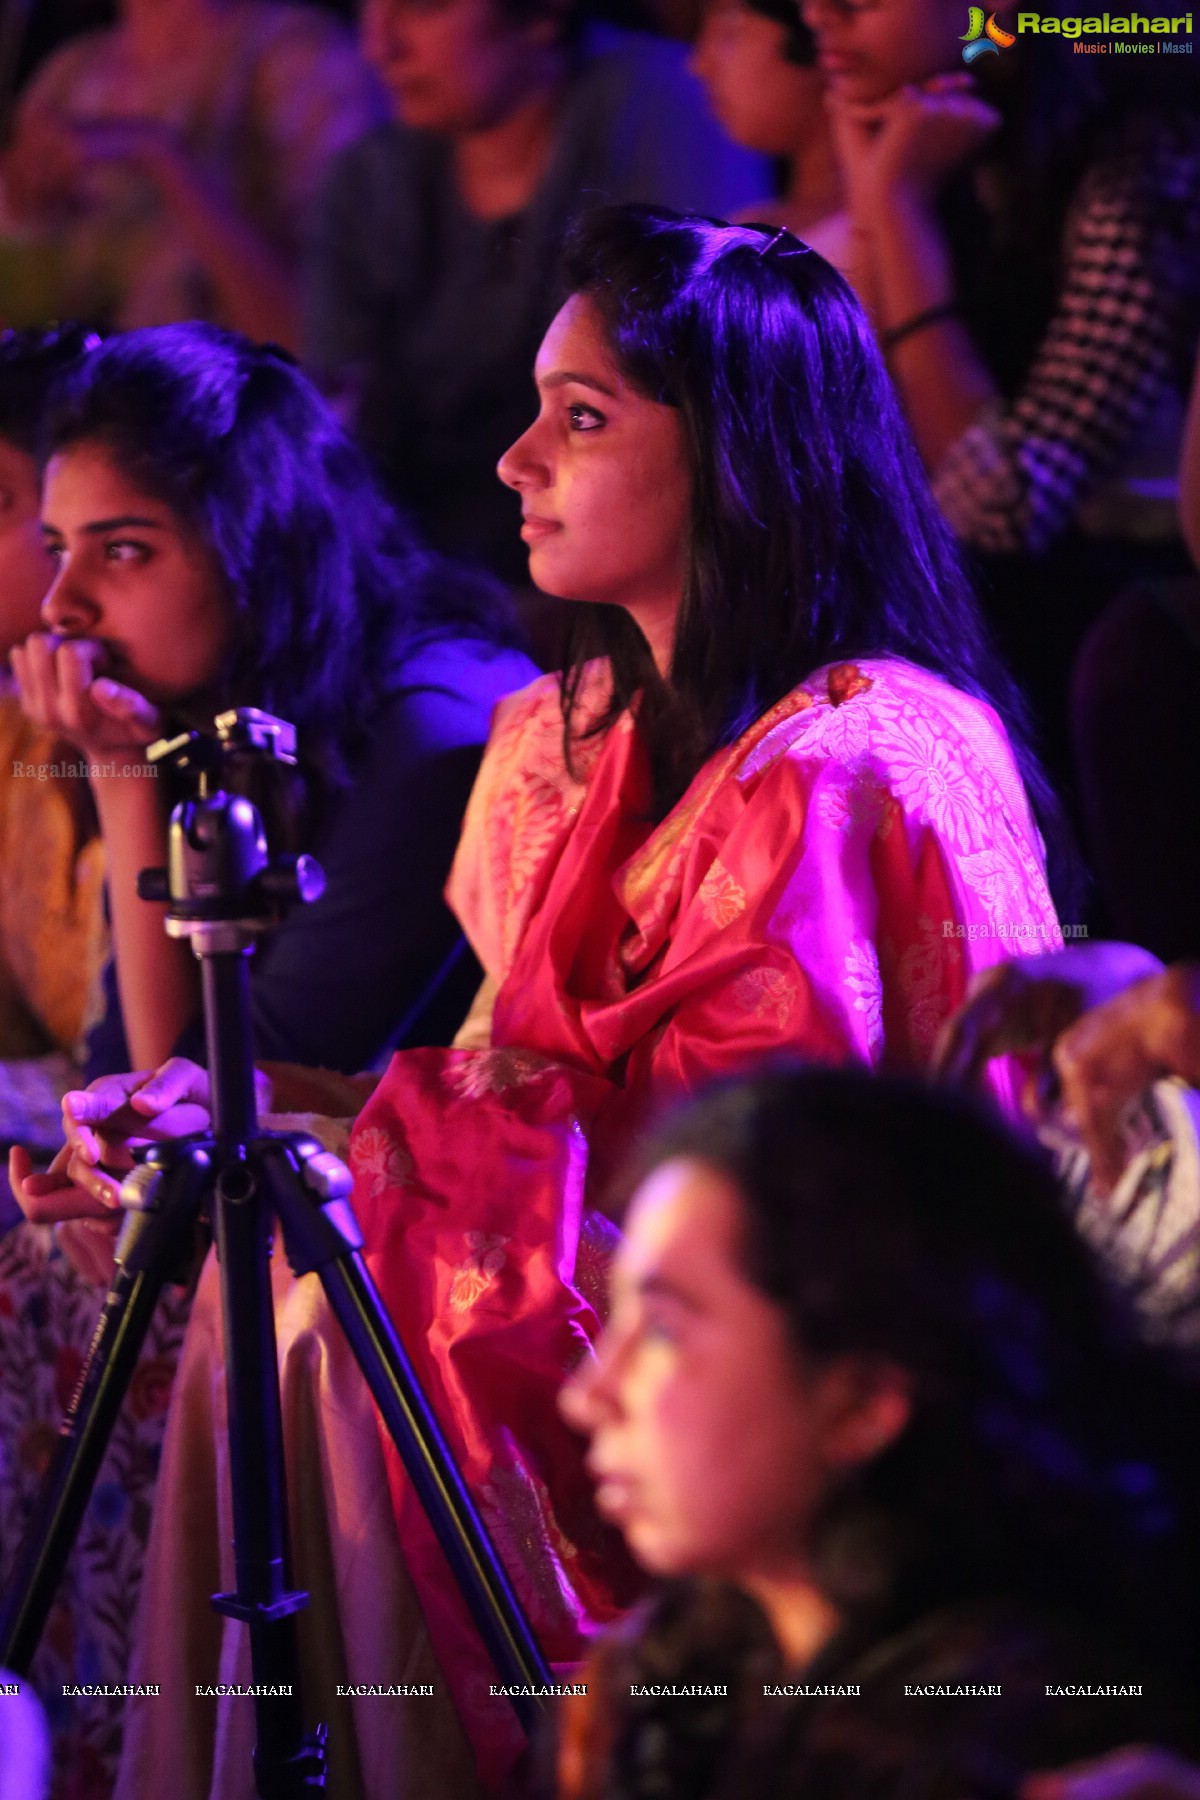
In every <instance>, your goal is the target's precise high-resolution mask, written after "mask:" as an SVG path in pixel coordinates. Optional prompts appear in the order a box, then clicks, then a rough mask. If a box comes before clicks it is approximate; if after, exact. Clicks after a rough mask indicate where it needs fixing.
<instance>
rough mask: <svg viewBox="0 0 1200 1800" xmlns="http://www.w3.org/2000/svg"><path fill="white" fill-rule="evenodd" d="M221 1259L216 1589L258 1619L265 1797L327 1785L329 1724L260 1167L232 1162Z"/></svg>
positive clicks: (220, 1233) (252, 1625) (229, 1607)
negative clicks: (224, 1520) (220, 1526)
mask: <svg viewBox="0 0 1200 1800" xmlns="http://www.w3.org/2000/svg"><path fill="white" fill-rule="evenodd" d="M214 1212H215V1225H216V1237H217V1254H218V1257H219V1259H220V1265H221V1309H222V1315H223V1319H224V1330H225V1370H226V1392H227V1395H228V1405H229V1454H230V1478H231V1486H232V1491H233V1541H234V1566H235V1569H236V1574H237V1588H236V1591H235V1592H234V1593H232V1594H219V1595H216V1596H214V1599H213V1605H214V1606H215V1607H216V1608H217V1611H218V1612H222V1613H225V1614H226V1615H227V1616H228V1617H230V1618H235V1619H241V1620H243V1621H244V1622H245V1623H246V1624H247V1625H248V1626H249V1630H250V1661H251V1667H252V1669H253V1673H254V1681H253V1686H254V1688H255V1694H254V1711H255V1726H256V1733H257V1744H256V1747H255V1751H254V1775H255V1785H256V1787H257V1789H258V1792H259V1794H260V1795H262V1796H263V1800H268V1797H271V1800H274V1797H276V1796H278V1797H279V1800H288V1797H289V1796H294V1795H300V1794H303V1793H305V1792H309V1791H313V1790H319V1789H321V1788H323V1787H324V1785H325V1781H324V1735H323V1733H321V1732H318V1733H317V1735H316V1736H315V1737H314V1738H313V1739H306V1737H305V1735H304V1721H303V1710H302V1706H301V1698H300V1679H299V1677H300V1662H299V1650H298V1646H297V1640H296V1621H295V1617H294V1615H295V1613H296V1612H297V1611H298V1610H299V1609H300V1607H302V1606H304V1605H306V1604H307V1601H308V1595H307V1594H305V1593H301V1592H296V1591H292V1590H291V1589H290V1588H289V1586H288V1528H287V1497H286V1492H285V1485H284V1463H283V1420H282V1415H281V1411H280V1401H279V1380H278V1363H277V1359H276V1348H275V1309H274V1301H273V1297H272V1293H271V1216H270V1212H269V1209H268V1207H267V1206H266V1205H265V1204H264V1198H263V1196H262V1195H261V1194H260V1193H259V1192H258V1190H257V1186H256V1183H255V1180H254V1178H253V1176H252V1175H251V1174H250V1172H249V1171H248V1170H247V1169H245V1168H241V1169H236V1168H235V1169H227V1170H226V1171H225V1172H224V1173H223V1175H222V1177H221V1180H220V1182H219V1183H218V1187H217V1195H216V1203H215V1207H214Z"/></svg>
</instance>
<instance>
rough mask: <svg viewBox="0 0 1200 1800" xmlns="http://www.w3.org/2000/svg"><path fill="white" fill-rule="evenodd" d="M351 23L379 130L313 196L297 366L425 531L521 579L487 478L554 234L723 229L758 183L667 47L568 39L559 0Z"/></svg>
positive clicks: (397, 7) (452, 6)
mask: <svg viewBox="0 0 1200 1800" xmlns="http://www.w3.org/2000/svg"><path fill="white" fill-rule="evenodd" d="M362 29H363V34H364V43H365V46H366V48H367V51H368V54H369V56H370V58H371V60H372V62H373V63H374V65H375V67H376V68H377V69H378V71H379V73H380V75H381V76H382V78H383V80H384V81H385V83H386V84H387V87H388V91H389V93H390V95H391V99H392V105H393V109H394V114H395V119H394V123H393V124H392V125H390V126H388V127H386V128H384V129H381V130H379V131H376V132H374V133H373V134H372V135H371V136H370V137H368V138H366V139H365V140H364V141H363V142H362V143H361V144H359V145H357V146H356V147H355V148H354V149H352V150H350V151H348V152H347V154H346V155H345V156H344V157H343V158H342V159H341V161H340V162H339V164H338V165H337V167H336V168H335V170H334V171H333V175H332V177H331V179H330V182H329V184H328V187H327V190H326V193H325V196H324V200H323V203H322V206H321V209H320V212H319V215H318V220H317V227H316V233H315V239H314V243H313V249H312V256H311V260H310V264H309V269H308V299H307V316H306V329H305V359H306V362H307V364H308V366H309V367H310V368H311V369H312V370H313V372H314V373H315V375H316V376H317V379H318V381H319V382H320V383H321V385H322V386H324V387H325V388H326V390H327V391H330V392H332V393H334V394H335V395H338V396H340V397H341V403H342V404H343V405H344V406H345V408H346V409H347V412H348V414H349V416H350V417H351V418H352V419H353V420H354V421H355V422H356V424H357V427H358V430H359V432H360V435H361V436H362V439H363V441H364V442H365V443H366V445H367V446H368V448H369V449H370V451H371V452H372V454H373V455H374V457H375V458H376V460H377V463H378V464H379V466H380V468H381V469H382V471H383V473H384V476H385V479H386V481H387V483H388V485H389V487H390V489H391V491H392V492H393V493H394V494H395V496H396V497H397V498H398V499H399V500H400V501H401V502H402V503H403V504H404V505H405V506H406V507H408V508H409V509H411V511H412V512H413V513H414V515H415V517H416V518H417V520H418V521H419V523H420V525H421V528H422V530H423V531H425V532H426V533H427V534H428V535H429V537H430V538H431V540H432V541H433V542H434V543H435V544H437V545H439V546H440V547H442V548H443V549H446V550H449V551H451V552H453V553H454V554H456V555H470V556H473V557H477V558H478V559H479V560H481V561H482V562H483V563H485V564H486V565H488V566H489V567H490V568H492V569H493V570H495V571H496V572H497V573H499V574H501V575H503V576H504V577H505V578H506V579H508V580H512V581H514V582H519V581H522V580H523V579H524V577H525V565H524V557H523V555H522V552H521V545H520V540H519V536H518V532H519V527H520V508H519V505H518V503H517V501H516V500H515V498H514V496H513V495H512V494H511V493H510V492H508V491H506V490H505V489H504V488H503V487H501V486H500V485H499V484H498V483H497V481H496V478H495V467H496V461H497V458H498V457H499V456H500V454H501V452H502V451H503V450H504V449H505V448H506V447H507V446H508V445H509V444H511V443H512V441H513V439H514V438H515V437H517V436H519V434H520V433H521V431H522V430H523V429H524V426H525V423H526V419H527V414H528V408H529V370H530V368H531V367H532V364H533V359H534V355H535V353H536V351H537V347H538V343H539V341H540V339H541V336H542V333H543V332H544V331H545V329H546V327H547V325H548V324H549V322H550V319H551V318H552V316H553V314H554V312H555V309H556V307H557V304H558V300H559V298H560V296H559V295H557V293H556V291H555V272H556V268H557V259H558V254H559V251H560V249H561V246H562V241H563V238H564V236H565V233H566V230H567V226H568V224H569V223H570V221H571V219H572V218H573V217H574V215H575V214H576V213H577V212H578V211H579V210H580V209H581V208H583V207H587V206H591V205H594V204H596V203H597V202H599V201H603V200H609V201H623V200H642V201H651V202H657V203H659V204H661V205H664V206H672V207H678V208H680V209H683V210H696V211H699V212H703V213H709V214H714V215H719V216H721V217H728V216H729V215H730V213H732V212H734V211H736V210H737V209H738V208H739V207H742V206H744V205H745V204H746V203H747V202H748V201H750V200H752V199H753V198H754V197H755V195H756V194H758V193H761V192H762V191H763V189H764V187H765V185H766V176H765V171H764V168H763V165H762V163H761V162H760V161H759V159H757V158H755V157H752V156H750V155H748V154H747V153H745V152H743V151H741V150H739V149H737V148H736V147H735V146H734V145H733V144H731V143H730V141H729V140H728V139H727V138H726V137H725V136H724V135H723V133H722V132H721V131H720V130H719V129H718V127H717V126H716V124H715V123H714V122H713V120H712V119H711V118H710V117H709V115H708V112H707V109H706V107H705V104H704V95H703V92H702V91H701V89H700V87H699V84H698V83H697V82H696V81H695V80H694V79H693V78H692V77H691V76H690V75H689V74H688V73H687V70H686V67H685V51H684V49H683V47H682V46H681V45H679V44H673V43H668V42H666V41H665V40H663V39H660V38H655V37H653V36H650V35H646V34H638V33H629V32H624V31H618V30H615V29H614V28H612V27H609V26H597V25H592V26H585V25H583V24H582V23H581V22H580V21H579V20H578V19H577V18H576V17H575V15H574V13H573V11H572V8H571V5H570V0H444V3H443V4H439V5H436V6H432V7H431V6H426V5H421V4H420V3H419V0H367V5H366V8H365V11H364V16H363V27H362Z"/></svg>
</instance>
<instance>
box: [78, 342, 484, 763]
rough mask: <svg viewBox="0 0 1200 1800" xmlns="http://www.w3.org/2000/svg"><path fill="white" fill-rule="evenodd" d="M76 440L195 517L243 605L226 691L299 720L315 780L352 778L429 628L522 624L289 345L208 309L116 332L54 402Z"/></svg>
mask: <svg viewBox="0 0 1200 1800" xmlns="http://www.w3.org/2000/svg"><path fill="white" fill-rule="evenodd" d="M79 443H95V444H98V445H100V446H102V447H103V448H104V449H105V450H106V451H107V452H108V453H109V454H110V455H111V456H112V458H113V460H114V462H115V463H116V465H117V467H118V468H119V469H120V470H121V471H122V473H123V474H125V475H126V476H127V477H128V478H129V480H131V481H133V482H135V483H136V484H137V485H138V486H140V487H142V488H144V489H145V490H146V491H147V492H148V493H152V494H154V495H156V496H157V497H158V498H160V499H161V500H162V501H164V502H165V504H166V505H168V506H169V507H170V508H171V509H172V511H173V512H174V513H175V514H176V515H177V516H178V517H179V518H180V519H181V520H183V521H185V522H186V523H187V524H188V525H190V526H191V527H193V528H194V529H196V530H197V531H198V533H199V536H200V539H201V542H202V543H203V544H204V545H205V546H206V547H207V548H208V549H209V550H211V552H212V554H213V557H214V559H215V562H216V566H217V568H218V570H219V571H220V573H221V575H222V577H223V579H224V581H225V584H226V587H227V590H228V594H229V597H230V600H231V602H232V606H233V614H234V643H233V649H232V653H231V657H230V661H229V665H228V667H227V668H226V669H225V670H224V672H223V674H222V675H221V677H220V680H219V686H220V689H221V697H222V701H223V704H225V705H227V706H246V705H251V706H259V707H263V708H265V709H266V710H267V711H268V712H274V713H278V714H282V716H283V717H285V718H286V719H288V720H289V721H290V722H291V723H293V724H294V725H295V726H296V727H297V731H298V735H299V741H300V745H301V749H302V756H303V766H304V768H305V771H306V773H307V775H308V777H309V779H310V781H314V782H315V783H316V784H317V786H318V787H319V788H325V787H332V786H336V785H338V784H339V783H340V782H341V781H342V780H344V779H345V777H346V774H347V772H348V769H349V767H350V765H351V764H352V763H353V761H354V759H355V757H356V756H357V755H358V754H359V753H360V751H361V750H362V749H363V747H364V746H365V744H366V742H367V740H368V738H369V735H370V729H371V724H372V720H373V717H374V715H375V714H376V713H377V711H378V709H379V707H380V706H381V705H382V703H383V701H384V700H385V699H386V697H387V695H388V694H389V693H390V692H391V691H392V690H393V689H394V688H395V686H396V684H397V681H398V679H399V678H400V676H399V671H400V667H401V664H402V662H403V658H404V656H405V654H406V652H407V651H409V650H410V649H412V648H414V647H415V646H416V645H417V644H418V643H419V642H421V641H424V640H426V639H431V638H436V637H439V636H444V635H450V634H455V635H463V636H471V637H476V638H484V639H491V640H493V641H503V642H514V641H516V638H515V628H514V627H513V625H512V623H511V621H510V617H509V615H508V613H507V608H506V599H505V596H504V595H503V593H502V591H501V590H499V589H498V588H497V587H496V585H495V584H494V583H493V582H491V581H490V580H489V579H487V578H486V577H484V576H482V575H476V574H474V573H471V572H468V571H464V570H461V569H458V568H455V567H454V565H453V564H450V563H448V562H446V561H445V560H444V559H442V558H440V557H438V556H435V555H434V554H433V553H432V552H430V551H427V550H425V549H424V548H423V547H422V546H421V545H420V544H419V542H418V541H417V539H416V537H415V536H414V534H413V533H412V531H411V530H410V529H409V527H408V526H407V524H405V523H404V521H403V520H401V519H400V518H398V517H397V516H396V514H395V513H394V512H393V510H392V509H391V507H390V506H389V505H388V504H387V502H386V501H385V500H384V499H383V498H382V496H381V494H380V493H379V491H378V489H377V488H376V486H375V483H374V481H373V479H372V476H371V474H370V472H369V470H368V467H367V464H366V461H365V459H364V457H363V455H362V453H361V451H360V450H359V449H358V447H357V446H356V445H355V444H354V443H352V442H351V440H350V439H349V438H348V437H347V436H346V434H345V432H343V431H342V429H341V427H340V426H339V424H338V423H337V421H336V419H335V418H334V416H333V414H332V413H331V412H330V410H329V408H328V407H327V406H326V404H325V402H324V401H323V400H322V398H321V397H320V395H319V394H318V393H317V390H316V389H315V388H314V387H313V385H312V383H311V382H310V381H309V380H308V379H307V378H306V376H305V375H303V374H302V373H301V371H300V369H299V368H298V367H297V366H296V365H295V363H294V362H293V361H292V360H291V359H290V358H289V357H287V356H286V355H285V354H284V353H283V352H281V351H277V350H274V349H272V348H271V347H269V346H268V347H260V346H258V345H256V344H252V343H251V342H250V341H249V340H248V339H246V338H243V337H240V336H238V335H237V334H235V333H232V332H227V331H222V330H219V329H218V328H216V327H215V326H210V325H168V326H162V327H157V328H155V329H152V330H146V331H135V332H130V333H128V334H126V335H124V336H121V337H114V338H112V339H110V340H109V341H108V342H106V343H105V344H103V345H102V346H101V347H100V348H99V349H96V350H93V351H92V353H91V354H90V355H89V356H87V357H86V358H84V359H83V361H82V362H80V363H79V364H78V365H77V366H76V367H75V369H74V370H73V371H72V372H71V373H70V374H69V375H68V376H67V377H66V379H65V381H64V383H63V385H62V387H61V389H60V390H59V392H58V394H57V395H56V397H55V398H54V400H53V401H52V403H51V406H50V410H49V416H48V419H47V422H46V427H45V431H44V443H43V450H44V455H45V456H46V457H47V458H49V457H50V456H52V455H54V454H55V453H56V452H58V451H62V450H65V449H68V448H69V447H70V446H72V445H74V444H79ZM196 722H197V723H204V724H208V723H211V721H209V720H205V721H196Z"/></svg>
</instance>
